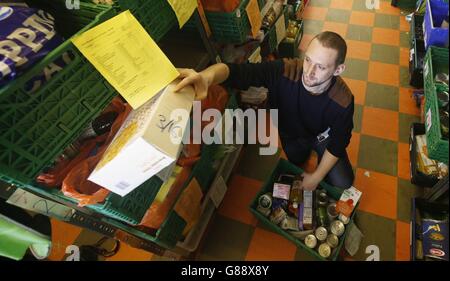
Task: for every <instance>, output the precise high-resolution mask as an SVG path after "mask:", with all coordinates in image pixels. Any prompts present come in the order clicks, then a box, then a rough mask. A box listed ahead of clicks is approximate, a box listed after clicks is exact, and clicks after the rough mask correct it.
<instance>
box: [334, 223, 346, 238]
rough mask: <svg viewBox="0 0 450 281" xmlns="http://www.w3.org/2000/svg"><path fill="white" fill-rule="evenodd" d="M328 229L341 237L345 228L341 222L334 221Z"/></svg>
mask: <svg viewBox="0 0 450 281" xmlns="http://www.w3.org/2000/svg"><path fill="white" fill-rule="evenodd" d="M330 229H331V233H333V234H336V235H337V236H341V235H342V234H343V233H344V231H345V226H344V223H343V222H341V221H339V220H335V221H333V222H332V223H331V225H330Z"/></svg>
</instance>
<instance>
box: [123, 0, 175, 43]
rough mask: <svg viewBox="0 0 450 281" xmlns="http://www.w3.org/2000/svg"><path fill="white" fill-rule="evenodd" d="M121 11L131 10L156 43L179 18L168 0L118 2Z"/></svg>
mask: <svg viewBox="0 0 450 281" xmlns="http://www.w3.org/2000/svg"><path fill="white" fill-rule="evenodd" d="M115 4H116V7H118V8H119V11H126V10H130V11H131V13H132V14H133V15H134V16H135V17H136V19H137V20H138V21H139V23H140V24H141V25H142V26H143V27H144V29H145V30H146V31H147V32H148V34H149V35H150V36H151V37H152V39H153V40H154V41H156V42H158V41H159V40H161V38H162V37H163V36H164V35H165V34H166V33H167V32H168V31H169V30H170V29H171V28H172V27H173V26H174V25H175V24H177V17H176V15H175V12H174V11H173V10H172V7H171V6H170V4H169V2H168V1H167V0H116V1H115Z"/></svg>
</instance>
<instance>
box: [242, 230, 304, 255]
mask: <svg viewBox="0 0 450 281" xmlns="http://www.w3.org/2000/svg"><path fill="white" fill-rule="evenodd" d="M296 250H297V246H296V245H295V244H293V243H292V242H290V241H289V240H287V239H286V238H284V237H283V236H281V235H278V234H275V233H273V232H270V231H267V230H264V229H262V228H259V227H257V228H256V229H255V232H254V233H253V237H252V240H251V242H250V246H249V248H248V251H247V256H246V257H245V260H246V261H267V260H271V261H292V260H293V259H294V256H295V252H296Z"/></svg>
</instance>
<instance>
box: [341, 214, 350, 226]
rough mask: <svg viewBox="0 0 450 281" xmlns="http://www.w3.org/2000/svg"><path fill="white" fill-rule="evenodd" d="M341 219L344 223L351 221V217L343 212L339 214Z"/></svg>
mask: <svg viewBox="0 0 450 281" xmlns="http://www.w3.org/2000/svg"><path fill="white" fill-rule="evenodd" d="M339 220H340V221H341V222H342V223H343V224H348V223H349V222H350V218H349V217H346V216H344V215H343V214H340V215H339Z"/></svg>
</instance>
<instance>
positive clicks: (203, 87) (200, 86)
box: [174, 68, 209, 100]
mask: <svg viewBox="0 0 450 281" xmlns="http://www.w3.org/2000/svg"><path fill="white" fill-rule="evenodd" d="M178 72H180V76H178V78H183V80H181V82H180V83H178V85H176V86H175V89H174V91H175V92H178V91H179V90H181V89H182V88H184V87H186V86H188V85H192V86H193V87H194V90H195V99H196V100H202V99H204V98H206V96H207V95H208V87H209V82H208V80H207V79H206V78H205V77H204V76H203V75H202V74H201V73H198V72H196V71H195V70H193V69H188V68H178Z"/></svg>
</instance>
